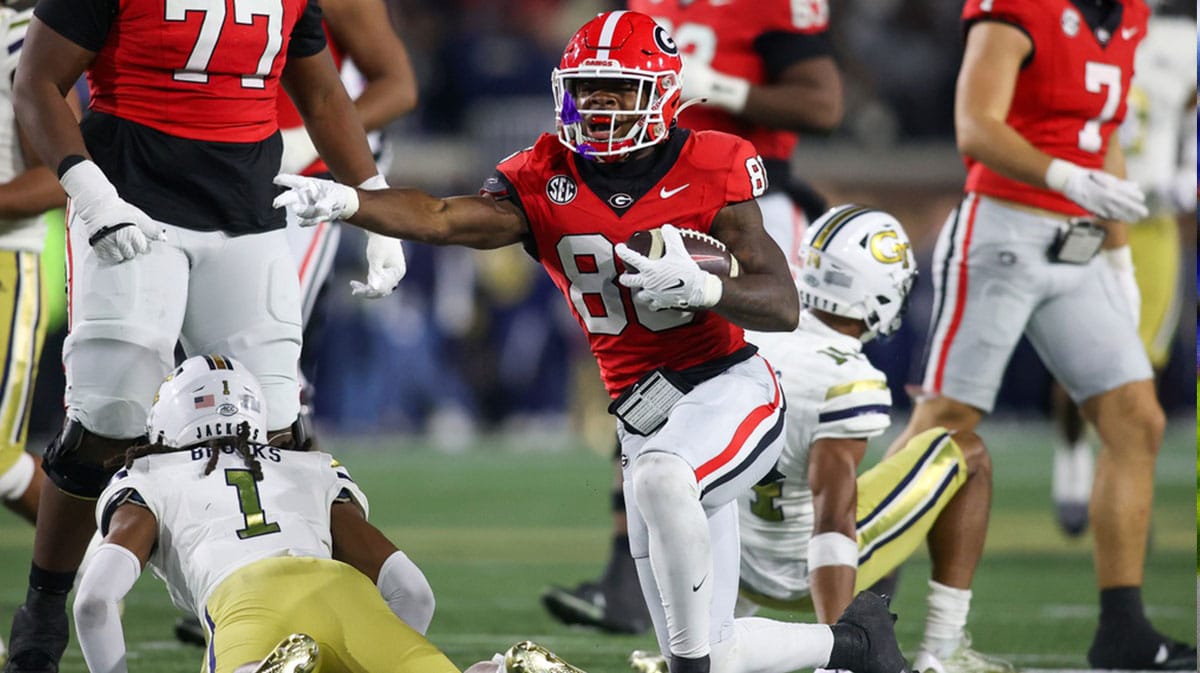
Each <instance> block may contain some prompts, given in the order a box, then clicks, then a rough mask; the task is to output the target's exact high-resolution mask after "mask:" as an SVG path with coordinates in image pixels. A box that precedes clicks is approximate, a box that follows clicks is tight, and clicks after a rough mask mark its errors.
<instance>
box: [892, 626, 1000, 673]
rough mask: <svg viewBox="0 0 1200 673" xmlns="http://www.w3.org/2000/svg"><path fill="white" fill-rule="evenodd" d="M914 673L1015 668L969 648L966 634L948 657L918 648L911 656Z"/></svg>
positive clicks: (987, 672)
mask: <svg viewBox="0 0 1200 673" xmlns="http://www.w3.org/2000/svg"><path fill="white" fill-rule="evenodd" d="M912 667H913V670H915V671H916V673H1015V672H1016V670H1017V669H1016V668H1014V667H1013V665H1012V664H1010V663H1008V662H1007V661H1005V660H1003V659H1000V658H998V657H993V656H990V655H987V654H983V653H981V652H976V651H975V650H973V649H971V636H970V635H966V636H964V638H963V641H962V644H961V645H959V646H958V649H957V650H955V651H954V653H953V654H951V655H950V656H948V657H942V658H938V657H937V656H936V655H934V654H933V653H932V652H929V651H928V650H920V651H919V652H917V656H916V657H914V658H913V665H912Z"/></svg>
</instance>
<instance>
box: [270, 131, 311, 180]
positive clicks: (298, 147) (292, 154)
mask: <svg viewBox="0 0 1200 673" xmlns="http://www.w3.org/2000/svg"><path fill="white" fill-rule="evenodd" d="M279 136H280V137H281V138H283V158H282V159H281V160H280V162H279V172H280V173H299V172H300V171H302V170H304V169H306V168H308V166H309V164H311V163H312V162H314V161H316V160H317V157H318V156H319V155H318V154H317V146H316V145H313V141H312V138H310V137H308V131H306V130H305V129H304V127H303V126H298V127H296V128H294V129H280V130H279Z"/></svg>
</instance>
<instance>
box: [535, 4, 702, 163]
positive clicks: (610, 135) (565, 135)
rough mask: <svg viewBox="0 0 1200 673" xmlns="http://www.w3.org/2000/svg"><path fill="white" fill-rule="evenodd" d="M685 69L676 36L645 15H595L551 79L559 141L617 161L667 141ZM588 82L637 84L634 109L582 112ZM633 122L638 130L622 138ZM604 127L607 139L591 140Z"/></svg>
mask: <svg viewBox="0 0 1200 673" xmlns="http://www.w3.org/2000/svg"><path fill="white" fill-rule="evenodd" d="M682 67H683V62H682V61H681V60H680V58H679V49H678V47H676V46H675V40H674V39H673V38H672V37H671V34H670V33H668V32H667V30H666V29H665V28H663V27H662V26H660V25H659V24H657V23H656V22H655V21H654V19H652V18H650V17H649V16H647V15H646V14H641V13H639V12H629V11H615V12H605V13H603V14H600V15H598V16H596V18H594V19H592V20H591V21H589V22H587V23H586V24H584V25H583V27H582V28H580V29H579V30H578V31H577V32H576V33H575V36H574V37H572V38H571V40H570V42H568V43H567V48H566V50H565V51H564V52H563V56H562V60H561V61H560V62H559V66H558V68H556V69H555V70H554V72H553V74H552V75H551V76H550V81H551V87H552V90H553V92H554V110H555V115H556V118H557V123H556V128H557V132H558V139H559V141H560V142H562V144H563V145H565V146H567V147H568V148H569V149H571V150H572V151H575V152H578V153H580V154H582V155H583V156H584V157H586V158H588V159H592V160H595V161H613V160H616V159H619V158H621V157H623V156H625V155H627V154H629V153H630V152H633V151H635V150H639V149H642V148H644V147H650V146H652V145H656V144H658V143H660V142H662V141H664V140H666V138H667V136H668V135H669V133H670V130H671V127H672V126H673V125H674V123H675V114H676V113H677V112H678V111H679V101H680V82H679V71H680V69H681V68H682ZM589 79H623V80H631V81H633V82H636V83H637V103H636V105H635V106H634V109H632V110H622V111H620V113H619V114H612V113H611V111H606V112H604V113H600V114H588V112H587V111H586V110H581V109H580V108H579V107H578V103H579V100H578V97H577V96H576V91H577V90H578V89H577V86H578V84H579V82H580V80H589ZM631 118H636V120H635V122H634V123H633V125H632V126H631V127H630V129H629V130H628V131H627V132H626V133H623V134H621V136H620V137H618V136H617V135H616V134H617V130H618V127H619V126H621V125H622V124H624V123H626V122H627V121H628V120H629V119H631ZM606 119H607V123H605V120H606ZM605 124H606V125H607V128H608V130H607V133H606V135H607V137H604V138H600V137H594V136H592V135H589V126H591V127H592V128H596V126H597V125H605Z"/></svg>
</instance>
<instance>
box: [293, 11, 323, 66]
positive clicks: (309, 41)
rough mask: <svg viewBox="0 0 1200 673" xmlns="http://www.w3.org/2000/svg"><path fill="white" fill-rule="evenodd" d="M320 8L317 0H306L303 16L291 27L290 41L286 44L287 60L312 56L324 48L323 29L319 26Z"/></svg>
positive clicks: (321, 15)
mask: <svg viewBox="0 0 1200 673" xmlns="http://www.w3.org/2000/svg"><path fill="white" fill-rule="evenodd" d="M323 16H324V15H323V14H321V6H320V5H318V4H317V0H308V4H307V5H306V6H305V7H304V14H303V15H302V16H301V17H300V20H299V21H297V22H296V25H295V26H293V27H292V41H291V42H289V43H288V50H287V55H288V58H304V57H306V56H313V55H315V54H318V53H320V52H321V50H322V49H324V48H325V28H324V27H323V26H322V25H321V18H322V17H323Z"/></svg>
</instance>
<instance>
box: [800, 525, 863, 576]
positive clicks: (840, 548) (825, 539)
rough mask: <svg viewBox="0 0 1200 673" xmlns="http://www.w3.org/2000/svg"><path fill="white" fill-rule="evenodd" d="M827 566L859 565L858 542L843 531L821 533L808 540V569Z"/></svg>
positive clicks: (854, 566) (855, 566) (853, 566)
mask: <svg viewBox="0 0 1200 673" xmlns="http://www.w3.org/2000/svg"><path fill="white" fill-rule="evenodd" d="M825 566H850V567H851V568H857V567H858V542H856V541H855V540H854V539H853V538H851V537H849V536H847V535H843V534H841V533H821V534H820V535H814V536H813V537H812V539H811V540H809V541H808V571H809V572H812V571H813V570H815V569H817V568H823V567H825Z"/></svg>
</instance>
